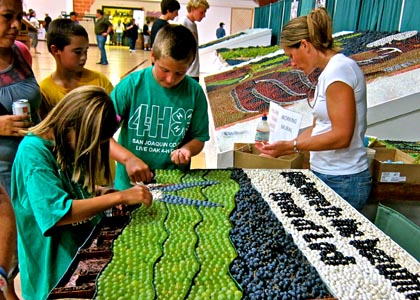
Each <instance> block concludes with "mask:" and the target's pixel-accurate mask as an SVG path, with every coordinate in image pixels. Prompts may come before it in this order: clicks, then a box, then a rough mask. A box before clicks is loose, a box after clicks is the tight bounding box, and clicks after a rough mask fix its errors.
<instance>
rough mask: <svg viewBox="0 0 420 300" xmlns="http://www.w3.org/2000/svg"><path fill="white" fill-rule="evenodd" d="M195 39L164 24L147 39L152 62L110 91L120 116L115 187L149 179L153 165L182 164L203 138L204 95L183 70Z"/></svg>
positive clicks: (115, 147) (113, 145)
mask: <svg viewBox="0 0 420 300" xmlns="http://www.w3.org/2000/svg"><path fill="white" fill-rule="evenodd" d="M196 47H197V43H196V40H195V38H194V36H193V35H192V33H191V31H190V30H188V28H186V27H184V26H182V25H173V24H169V25H167V26H165V27H163V28H162V29H161V30H159V32H158V34H157V36H156V40H155V42H154V44H153V48H152V52H151V57H152V61H153V63H154V65H153V66H151V67H149V68H146V69H143V70H141V71H138V72H134V73H132V74H130V75H128V76H127V77H125V78H124V79H123V80H122V81H121V82H120V83H119V84H118V85H117V86H116V87H115V89H114V90H113V91H112V93H111V98H112V101H113V102H114V106H115V110H116V112H117V114H118V115H119V116H120V117H121V124H122V125H121V132H120V135H119V139H118V143H117V142H116V141H115V140H111V157H112V158H114V159H115V160H116V161H117V162H118V164H117V171H116V176H115V178H116V179H115V188H117V189H124V188H128V187H130V186H131V184H130V182H140V181H142V182H150V181H151V179H152V176H153V175H152V171H153V170H155V169H175V168H186V167H188V166H189V165H190V163H191V157H192V156H194V155H197V154H198V153H200V151H201V150H202V149H203V147H204V142H205V141H207V140H209V122H208V114H207V100H206V96H205V94H204V92H203V89H202V88H201V86H200V85H199V84H198V83H197V82H196V81H194V80H193V79H192V78H191V77H189V76H186V73H187V70H188V68H189V66H190V65H191V63H192V62H193V60H194V58H195V53H196Z"/></svg>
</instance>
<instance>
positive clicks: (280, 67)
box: [205, 31, 420, 129]
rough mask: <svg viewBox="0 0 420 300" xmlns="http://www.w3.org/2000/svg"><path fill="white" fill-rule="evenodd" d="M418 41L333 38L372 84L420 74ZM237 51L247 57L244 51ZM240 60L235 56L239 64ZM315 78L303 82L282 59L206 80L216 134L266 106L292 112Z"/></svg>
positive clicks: (377, 35) (397, 36)
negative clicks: (418, 70) (402, 74)
mask: <svg viewBox="0 0 420 300" xmlns="http://www.w3.org/2000/svg"><path fill="white" fill-rule="evenodd" d="M419 37H420V36H419V33H418V32H417V31H410V32H406V33H397V32H382V33H381V32H355V33H350V34H346V35H342V36H339V37H337V38H336V43H337V44H338V45H339V46H340V47H341V48H342V49H343V50H342V52H343V53H344V54H345V55H347V56H350V57H352V58H353V59H354V60H356V61H357V62H358V64H359V65H360V67H361V68H362V70H363V72H364V74H365V76H366V80H367V82H370V81H372V80H375V79H377V78H379V77H383V76H392V75H394V74H398V73H400V72H406V71H410V70H412V69H414V68H418V67H419V66H420V59H419V57H420V49H419V46H420V41H419ZM253 50H255V49H253ZM233 51H234V50H232V51H230V52H233ZM241 51H244V55H245V56H247V55H248V54H247V51H245V49H239V50H238V52H239V53H241ZM229 54H230V55H231V56H232V55H233V54H232V53H229ZM222 55H223V53H221V56H222ZM239 57H240V55H236V56H235V58H236V59H237V60H238V59H239ZM319 74H320V72H319V70H315V71H314V72H312V73H311V74H310V75H309V76H308V78H306V76H305V75H304V74H302V73H301V72H300V71H296V70H293V69H292V68H291V66H290V61H289V59H288V58H287V57H286V56H285V55H284V54H281V53H280V54H278V55H271V56H269V57H268V56H266V57H263V58H261V59H260V60H257V61H252V62H250V63H248V64H242V65H238V66H235V67H234V68H233V69H232V70H229V71H225V72H221V73H219V74H215V75H210V76H207V77H206V78H205V83H206V89H207V95H208V98H209V102H210V107H211V109H212V111H213V113H212V115H213V119H214V124H215V127H216V129H218V128H222V127H224V126H229V125H233V124H235V123H236V122H241V121H244V120H247V119H251V118H254V117H255V116H257V115H259V114H261V113H266V112H268V108H269V103H270V102H275V103H277V104H280V105H282V106H284V107H290V106H293V105H294V104H296V103H298V102H300V101H302V100H305V99H307V97H308V96H309V98H310V97H311V96H312V95H313V94H314V88H315V85H316V82H317V77H318V76H319ZM302 113H307V111H305V112H302Z"/></svg>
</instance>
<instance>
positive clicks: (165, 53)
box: [153, 24, 197, 63]
mask: <svg viewBox="0 0 420 300" xmlns="http://www.w3.org/2000/svg"><path fill="white" fill-rule="evenodd" d="M196 51H197V41H196V40H195V37H194V35H193V34H192V32H191V31H190V30H189V29H188V28H187V27H185V26H183V25H179V24H168V25H165V26H164V27H162V28H161V29H160V30H159V31H158V33H157V35H156V39H155V41H154V43H153V52H154V56H155V59H156V60H158V59H160V58H162V57H171V58H173V59H174V60H176V61H189V62H190V63H192V62H193V60H194V59H195V55H196Z"/></svg>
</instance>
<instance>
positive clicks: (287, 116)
mask: <svg viewBox="0 0 420 300" xmlns="http://www.w3.org/2000/svg"><path fill="white" fill-rule="evenodd" d="M268 118H269V124H270V143H272V142H275V141H280V140H282V141H290V140H293V139H295V138H296V137H297V136H298V134H299V130H300V124H301V122H302V114H300V113H298V112H294V111H291V110H288V109H285V108H283V107H282V106H281V105H278V104H276V103H273V102H270V109H269V111H268Z"/></svg>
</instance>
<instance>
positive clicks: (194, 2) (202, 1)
mask: <svg viewBox="0 0 420 300" xmlns="http://www.w3.org/2000/svg"><path fill="white" fill-rule="evenodd" d="M200 6H204V7H205V8H206V9H209V7H210V5H209V3H208V2H207V0H190V1H188V3H187V12H191V8H193V7H194V8H199V7H200Z"/></svg>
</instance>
